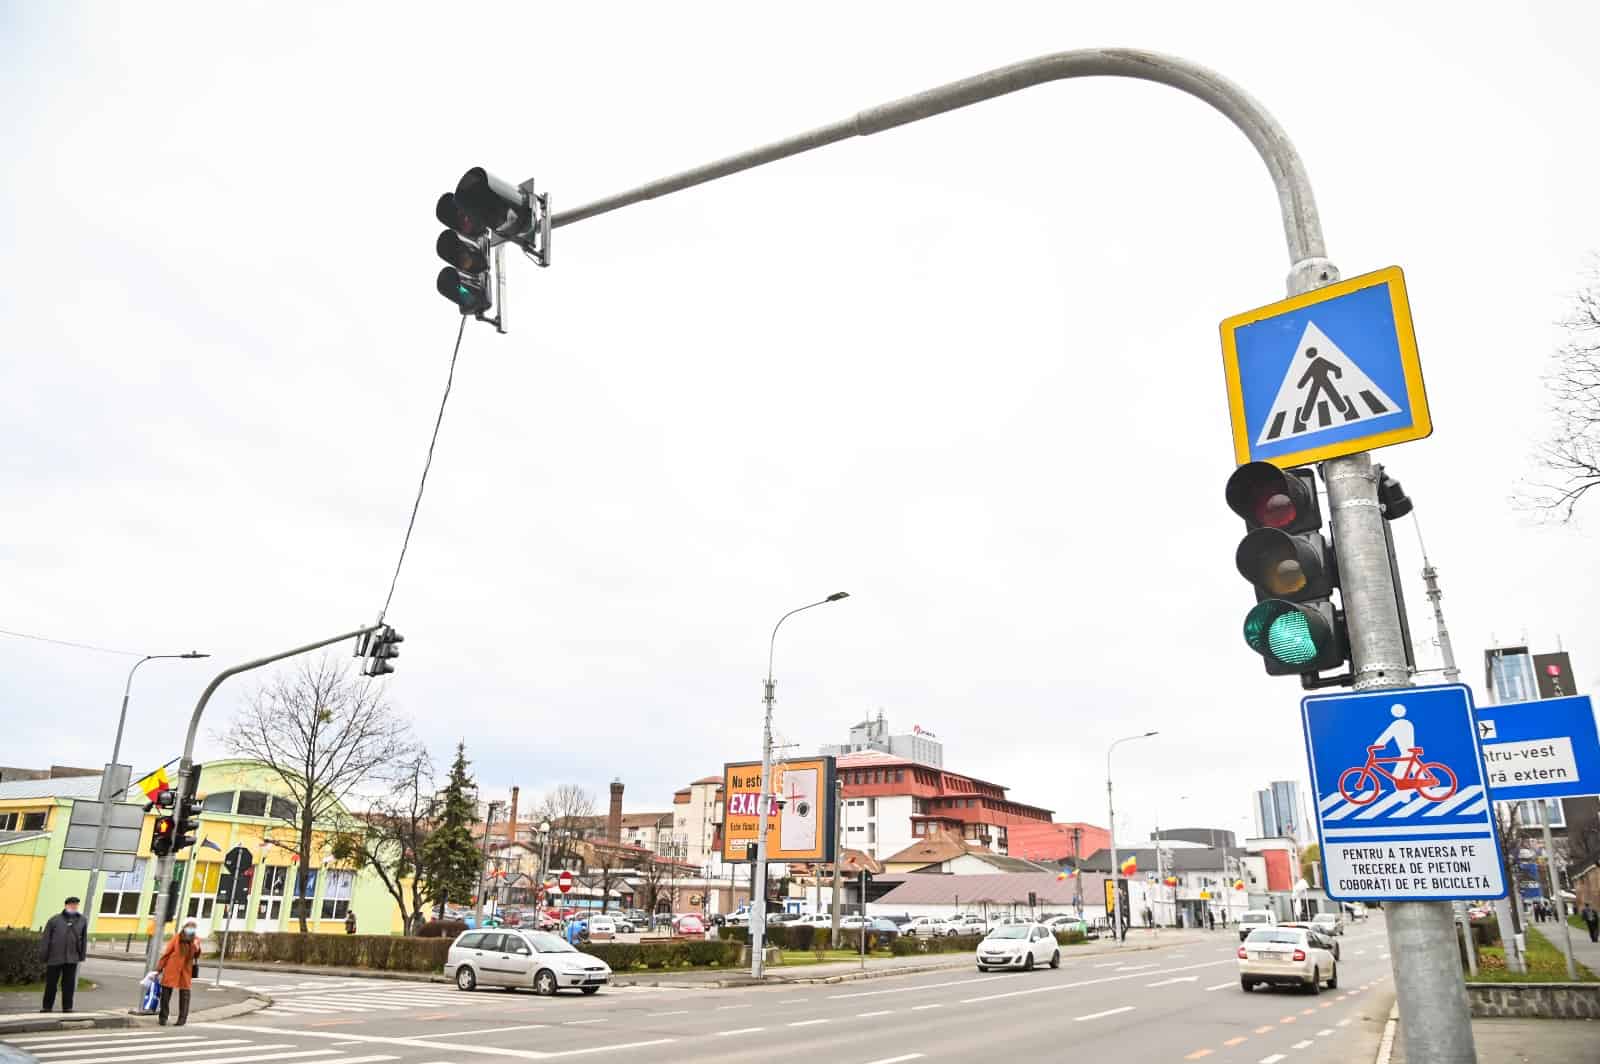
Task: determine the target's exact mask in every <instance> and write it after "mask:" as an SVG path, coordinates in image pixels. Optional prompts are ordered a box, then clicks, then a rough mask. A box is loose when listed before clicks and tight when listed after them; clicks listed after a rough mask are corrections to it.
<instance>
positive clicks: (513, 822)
mask: <svg viewBox="0 0 1600 1064" xmlns="http://www.w3.org/2000/svg"><path fill="white" fill-rule="evenodd" d="M521 793H522V788H520V787H513V788H511V815H510V816H509V817H507V818H506V845H507V846H510V845H511V844H512V843H514V842H516V841H517V795H518V794H521Z"/></svg>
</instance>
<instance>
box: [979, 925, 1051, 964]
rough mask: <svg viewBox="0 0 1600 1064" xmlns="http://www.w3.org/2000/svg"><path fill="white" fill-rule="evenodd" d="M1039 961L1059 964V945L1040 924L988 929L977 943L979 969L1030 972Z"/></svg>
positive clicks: (1047, 929)
mask: <svg viewBox="0 0 1600 1064" xmlns="http://www.w3.org/2000/svg"><path fill="white" fill-rule="evenodd" d="M1042 964H1048V965H1049V966H1050V967H1052V968H1059V967H1061V947H1060V946H1059V945H1057V943H1056V936H1055V935H1053V934H1051V932H1050V929H1049V928H1047V927H1045V926H1044V925H1043V924H1007V925H1006V926H1005V927H997V928H995V929H994V930H993V931H990V932H989V934H988V937H986V938H985V939H984V940H983V941H982V942H980V943H978V971H980V972H987V971H988V970H989V969H990V968H1021V969H1023V970H1024V971H1032V970H1033V969H1034V968H1037V967H1038V966H1040V965H1042Z"/></svg>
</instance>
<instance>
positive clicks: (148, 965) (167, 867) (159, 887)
mask: <svg viewBox="0 0 1600 1064" xmlns="http://www.w3.org/2000/svg"><path fill="white" fill-rule="evenodd" d="M382 627H383V625H381V624H372V625H367V626H366V627H364V628H357V629H356V630H355V631H353V632H341V633H340V634H338V635H336V636H333V637H331V638H329V639H320V640H318V641H317V642H315V643H307V644H306V645H305V646H299V647H295V648H294V649H292V650H285V651H283V652H282V653H278V654H272V655H269V656H268V657H264V658H257V659H255V660H254V661H247V662H245V663H244V664H242V665H235V666H233V668H231V669H224V670H222V671H221V672H219V673H217V675H216V678H215V679H213V680H212V681H211V682H210V683H209V684H207V685H206V689H205V690H204V691H202V692H201V693H200V701H198V702H196V703H195V707H194V713H193V714H192V715H191V716H190V717H189V731H188V734H187V735H186V736H185V737H184V740H183V757H182V758H181V759H179V761H178V786H177V796H178V800H177V804H176V805H175V806H174V808H175V809H177V810H180V811H181V810H182V809H183V803H184V800H185V799H186V798H190V797H192V796H191V795H189V794H187V793H186V792H187V790H188V788H189V770H190V769H192V768H193V767H194V740H195V736H196V735H198V734H199V731H200V718H201V717H202V716H203V715H204V714H205V711H206V703H208V702H210V701H211V696H212V695H213V694H215V693H216V690H217V688H218V687H221V686H222V681H224V680H226V679H228V678H229V677H230V676H237V675H239V674H240V673H241V672H249V671H251V670H252V669H259V668H261V667H262V666H263V665H271V664H272V663H273V662H275V661H282V660H283V659H284V658H292V657H294V656H295V655H297V654H304V653H306V652H307V651H310V650H320V649H322V648H323V647H325V646H331V645H332V644H334V643H342V642H344V641H345V640H346V639H358V638H360V637H361V636H363V635H366V634H368V633H370V632H376V631H377V630H378V629H380V628H382ZM196 845H197V846H198V843H197V844H196ZM177 859H178V858H177V854H176V853H168V854H166V855H165V856H163V857H161V858H159V859H158V860H157V861H156V874H155V879H156V881H155V884H154V889H155V891H156V912H155V927H154V928H153V929H152V930H151V932H150V942H149V943H148V944H147V945H146V946H145V958H144V959H145V971H147V972H153V971H155V969H156V961H157V960H158V959H159V958H160V956H161V947H162V946H163V945H165V938H166V926H167V921H168V920H169V919H171V918H172V917H173V916H174V915H176V914H174V913H169V912H167V883H168V881H169V880H171V879H172V871H173V866H174V865H175V864H176V863H177Z"/></svg>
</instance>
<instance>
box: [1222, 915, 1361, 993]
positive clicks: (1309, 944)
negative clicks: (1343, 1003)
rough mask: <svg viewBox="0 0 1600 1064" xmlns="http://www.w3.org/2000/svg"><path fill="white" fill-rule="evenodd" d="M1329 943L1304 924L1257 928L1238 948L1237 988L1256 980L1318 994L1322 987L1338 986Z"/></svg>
mask: <svg viewBox="0 0 1600 1064" xmlns="http://www.w3.org/2000/svg"><path fill="white" fill-rule="evenodd" d="M1332 946H1333V943H1332V942H1330V941H1329V940H1328V939H1326V938H1324V937H1323V936H1322V935H1321V934H1320V933H1318V932H1316V931H1313V930H1311V929H1309V928H1306V927H1297V926H1288V927H1260V928H1257V929H1256V930H1254V931H1252V932H1250V937H1249V938H1247V939H1245V940H1244V945H1242V946H1240V947H1239V987H1240V989H1242V990H1245V991H1249V990H1252V989H1254V988H1255V987H1256V986H1257V985H1258V984H1260V983H1267V984H1269V985H1274V986H1297V987H1300V988H1301V989H1303V990H1305V991H1306V992H1308V993H1312V994H1320V993H1321V992H1322V986H1323V984H1324V983H1326V984H1327V986H1328V989H1329V990H1336V989H1338V987H1339V962H1338V960H1337V959H1335V958H1334V955H1333V948H1332Z"/></svg>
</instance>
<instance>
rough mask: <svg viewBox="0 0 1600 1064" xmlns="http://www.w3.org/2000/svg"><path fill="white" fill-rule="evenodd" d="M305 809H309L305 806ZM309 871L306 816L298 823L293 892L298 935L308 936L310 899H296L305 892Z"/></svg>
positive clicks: (308, 834)
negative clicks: (297, 862) (296, 878)
mask: <svg viewBox="0 0 1600 1064" xmlns="http://www.w3.org/2000/svg"><path fill="white" fill-rule="evenodd" d="M306 808H309V806H307V807H306ZM310 871H311V818H310V816H309V815H308V816H306V817H304V818H302V819H301V821H300V885H299V888H298V889H297V890H296V891H295V894H296V895H297V898H296V900H297V901H298V902H299V903H300V904H299V906H298V908H299V910H300V933H301V934H302V935H305V934H309V933H310V932H311V928H310V927H308V926H307V921H306V915H307V914H308V913H309V912H310V911H311V902H312V899H311V898H306V897H298V896H300V895H304V894H305V891H306V876H307V875H308V874H309V873H310Z"/></svg>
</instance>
